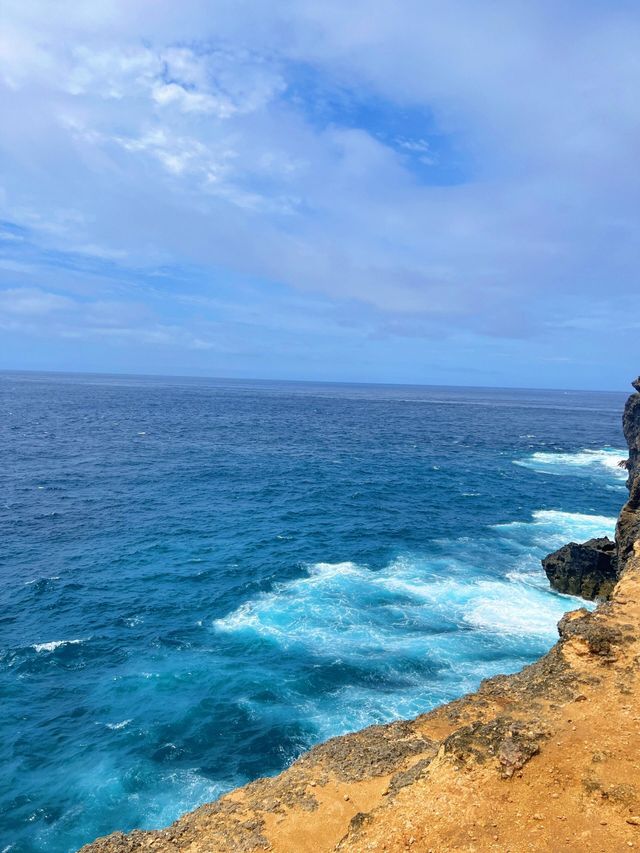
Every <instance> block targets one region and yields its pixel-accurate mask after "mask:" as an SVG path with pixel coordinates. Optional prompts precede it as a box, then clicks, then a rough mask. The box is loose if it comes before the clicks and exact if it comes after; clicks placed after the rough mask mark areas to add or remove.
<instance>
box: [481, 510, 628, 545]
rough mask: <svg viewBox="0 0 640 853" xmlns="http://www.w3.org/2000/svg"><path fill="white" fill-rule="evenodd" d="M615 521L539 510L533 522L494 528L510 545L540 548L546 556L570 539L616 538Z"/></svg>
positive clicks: (611, 517)
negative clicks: (614, 536)
mask: <svg viewBox="0 0 640 853" xmlns="http://www.w3.org/2000/svg"><path fill="white" fill-rule="evenodd" d="M615 529H616V518H615V517H614V516H609V515H587V514H585V513H581V512H562V511H561V510H555V509H541V510H536V512H534V513H533V515H532V520H531V521H510V522H506V523H503V524H496V525H494V530H495V531H496V532H498V533H499V534H500V535H501V537H502V538H503V539H507V540H509V542H510V543H511V545H512V546H513V545H515V546H516V547H518V546H520V547H523V548H532V547H535V548H540V549H543V550H545V553H547V552H548V551H551V550H553V548H556V547H558V548H559V547H560V546H561V545H564V544H565V543H566V542H569V541H571V540H575V541H579V542H582V541H584V540H586V539H591V538H593V537H597V536H611V537H612V536H613V535H614V534H615Z"/></svg>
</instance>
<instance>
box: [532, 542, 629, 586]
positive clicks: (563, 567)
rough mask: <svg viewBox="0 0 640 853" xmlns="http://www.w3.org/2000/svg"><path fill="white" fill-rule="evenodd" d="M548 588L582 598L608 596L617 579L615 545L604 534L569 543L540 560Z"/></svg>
mask: <svg viewBox="0 0 640 853" xmlns="http://www.w3.org/2000/svg"><path fill="white" fill-rule="evenodd" d="M542 567H543V568H544V570H545V572H546V575H547V577H548V578H549V583H550V584H551V587H552V588H553V589H555V590H557V592H563V593H567V594H568V595H578V596H580V597H581V598H586V599H589V600H590V601H593V600H594V599H596V598H598V599H605V598H609V596H610V595H611V591H612V590H613V587H614V586H615V583H616V580H617V575H618V572H617V568H618V566H617V559H616V545H615V542H612V541H611V539H609V538H608V537H607V536H605V537H603V538H601V539H589V541H588V542H583V543H581V544H580V543H578V542H569V544H568V545H563V546H562V548H559V549H558V550H557V551H554V552H553V554H548V555H547V556H546V557H545V558H544V559H543V560H542Z"/></svg>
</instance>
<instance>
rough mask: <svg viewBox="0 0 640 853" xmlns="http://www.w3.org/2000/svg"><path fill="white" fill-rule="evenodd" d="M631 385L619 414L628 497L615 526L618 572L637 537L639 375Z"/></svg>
mask: <svg viewBox="0 0 640 853" xmlns="http://www.w3.org/2000/svg"><path fill="white" fill-rule="evenodd" d="M633 387H634V388H635V389H636V393H635V394H632V395H631V396H630V397H629V399H628V400H627V404H626V406H625V407H624V415H623V417H622V429H623V431H624V437H625V439H626V440H627V445H628V447H629V459H628V460H627V471H628V472H629V478H628V480H627V488H628V489H629V500H628V501H627V503H626V504H625V505H624V506H623V507H622V510H621V512H620V516H619V518H618V526H617V528H616V544H617V546H618V560H619V563H620V570H621V571H622V570H624V566H625V564H626V561H627V560H628V559H629V558H630V557H631V555H632V553H633V545H634V542H636V540H637V539H638V538H640V376H639V377H638V378H637V379H636V380H635V381H634V382H633Z"/></svg>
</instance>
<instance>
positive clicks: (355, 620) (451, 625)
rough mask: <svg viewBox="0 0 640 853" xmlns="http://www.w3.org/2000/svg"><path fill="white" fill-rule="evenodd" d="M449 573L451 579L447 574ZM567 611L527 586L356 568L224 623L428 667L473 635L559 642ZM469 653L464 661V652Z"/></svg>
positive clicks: (333, 653)
mask: <svg viewBox="0 0 640 853" xmlns="http://www.w3.org/2000/svg"><path fill="white" fill-rule="evenodd" d="M440 572H442V570H440ZM566 609H567V601H566V600H563V599H562V598H560V597H558V596H556V595H553V594H552V593H550V592H549V590H548V589H544V588H543V587H536V586H533V585H531V584H528V583H526V582H523V580H522V579H521V578H519V577H517V576H514V577H507V578H505V579H504V580H503V579H496V580H481V579H478V578H477V577H475V578H474V577H473V574H472V570H471V569H470V571H469V578H464V577H460V575H459V574H458V573H456V577H447V576H446V575H444V576H443V574H442V573H440V574H439V576H438V575H437V574H435V573H434V572H433V570H429V568H428V564H427V566H425V564H424V563H422V562H420V561H413V560H397V561H394V562H393V563H391V564H390V565H388V566H386V567H385V568H384V569H382V570H379V571H372V570H371V569H369V568H367V567H365V566H359V565H357V564H355V563H351V562H345V563H333V564H331V563H318V564H315V565H313V566H310V567H309V569H308V573H307V575H306V576H305V577H302V578H299V579H296V580H294V581H290V582H288V583H286V584H281V585H280V586H278V587H277V588H275V589H274V590H273V591H272V592H269V593H265V594H263V595H260V596H258V597H257V598H254V599H252V600H250V601H248V602H245V603H244V604H243V605H241V606H240V607H239V608H237V609H236V610H235V611H233V612H232V613H230V614H229V615H228V616H225V617H224V618H222V619H218V620H216V622H215V623H214V628H215V629H216V630H217V631H222V632H228V633H255V634H258V635H260V636H262V637H263V638H269V639H271V640H272V641H275V642H277V643H278V644H279V645H281V646H283V647H284V648H288V647H292V646H295V645H302V646H304V647H305V648H306V650H307V651H308V652H309V653H310V654H313V655H320V656H330V657H339V658H340V659H341V660H357V659H360V658H362V657H368V658H371V656H376V655H380V656H386V657H388V659H389V660H390V661H391V660H392V659H397V658H405V659H413V658H421V657H423V656H424V655H425V654H430V653H433V654H435V656H436V657H438V655H439V653H442V652H444V651H445V648H449V649H450V651H451V652H452V653H454V654H455V649H453V646H454V645H461V646H463V645H465V643H466V640H465V635H464V633H463V632H464V629H465V626H466V627H467V630H468V627H469V626H471V627H474V628H477V629H478V630H482V631H485V632H491V633H494V634H508V635H513V636H517V637H522V638H527V637H538V638H546V639H548V640H549V642H553V640H554V639H555V637H556V624H557V622H558V619H559V618H560V617H561V616H562V614H563V613H564V612H565V610H566ZM460 652H461V653H464V649H463V648H462V647H461V648H460Z"/></svg>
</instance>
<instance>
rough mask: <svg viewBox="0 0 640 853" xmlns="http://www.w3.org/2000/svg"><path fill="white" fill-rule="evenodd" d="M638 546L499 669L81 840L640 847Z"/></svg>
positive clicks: (436, 851) (119, 852) (430, 847)
mask: <svg viewBox="0 0 640 853" xmlns="http://www.w3.org/2000/svg"><path fill="white" fill-rule="evenodd" d="M638 625H640V551H639V550H638V545H636V553H635V556H634V557H633V558H632V559H631V561H630V563H629V565H628V566H627V570H626V571H625V573H624V575H623V577H622V579H621V580H620V582H619V583H618V586H617V587H616V590H615V592H614V595H613V598H612V600H611V601H610V602H607V603H606V604H603V605H601V606H600V607H599V608H598V609H597V610H596V611H595V612H594V613H589V612H587V611H586V610H577V611H575V612H573V613H570V614H567V616H565V617H564V618H563V619H562V621H561V622H560V625H559V632H560V640H559V642H558V643H557V644H556V646H555V647H554V648H553V649H552V650H551V651H550V652H549V654H547V655H545V656H544V657H543V658H541V659H540V660H539V661H537V662H536V663H534V664H533V665H531V666H529V667H526V668H525V669H524V670H523V671H522V672H520V673H517V674H515V675H512V676H500V677H497V678H493V679H490V680H488V681H486V682H484V683H483V684H482V686H481V688H480V689H479V690H478V692H477V693H474V694H471V695H469V696H466V697H464V698H463V699H460V700H458V701H456V702H453V703H450V704H448V705H444V706H442V707H440V708H438V709H436V710H435V711H433V712H431V713H429V714H425V715H423V716H421V717H418V718H416V719H415V720H412V721H409V722H400V723H392V724H390V725H388V726H374V727H371V728H369V729H365V730H364V731H361V732H357V733H355V734H352V735H347V736H345V737H342V738H334V739H332V740H330V741H328V742H327V743H325V744H322V745H321V746H318V747H316V748H315V749H313V750H311V751H310V752H308V753H306V754H305V755H304V756H302V757H301V758H300V759H299V760H298V761H297V762H296V763H295V764H293V765H292V766H291V767H290V768H289V769H288V770H287V771H285V772H284V773H281V774H280V775H279V776H276V777H274V778H272V779H262V780H258V781H256V782H253V783H251V784H250V785H247V786H246V787H244V788H240V789H238V790H236V791H233V792H231V793H230V794H228V795H227V796H225V797H223V798H222V799H221V800H219V801H218V802H216V803H212V804H208V805H206V806H203V807H202V808H200V809H198V810H197V811H195V812H192V813H191V814H188V815H185V816H184V817H183V818H181V819H180V820H178V821H177V822H176V823H175V824H173V825H172V826H171V827H169V828H168V829H164V830H160V831H157V832H156V831H150V832H141V831H136V832H132V833H130V834H128V835H125V834H122V833H115V834H114V835H111V836H108V837H106V838H102V839H99V840H97V841H95V842H94V843H93V844H90V845H88V846H86V847H84V848H83V850H82V853H125V851H126V853H142V851H153V852H154V853H178V852H179V851H188V853H253V851H261V850H269V851H274V853H323V851H363V853H364V851H388V853H396V851H406V850H411V851H413V852H414V853H415V852H416V851H420V853H428V851H433V853H441V852H442V851H485V850H492V851H505V853H506V852H507V851H510V852H511V853H518V852H519V851H529V850H534V851H549V853H551V851H554V853H555V851H559V850H566V851H603V853H615V851H627V850H629V849H632V848H638V849H639V850H640V631H638Z"/></svg>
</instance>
